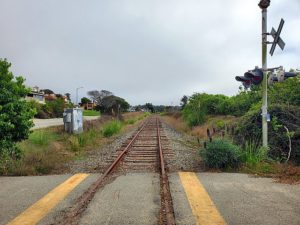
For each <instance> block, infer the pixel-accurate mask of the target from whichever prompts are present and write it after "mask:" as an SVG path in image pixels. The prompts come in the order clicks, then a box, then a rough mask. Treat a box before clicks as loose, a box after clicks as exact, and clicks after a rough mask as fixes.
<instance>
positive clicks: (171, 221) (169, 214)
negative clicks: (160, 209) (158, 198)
mask: <svg viewBox="0 0 300 225" xmlns="http://www.w3.org/2000/svg"><path fill="white" fill-rule="evenodd" d="M156 126H157V140H158V150H159V159H160V160H159V161H160V172H161V180H162V191H163V198H164V199H163V201H164V204H165V210H166V222H167V225H175V218H174V212H173V207H172V205H171V204H170V202H169V201H168V199H167V197H169V199H170V200H171V194H170V192H169V190H170V187H169V181H168V176H167V173H166V170H165V162H164V156H163V151H162V145H161V139H160V128H159V120H158V118H156Z"/></svg>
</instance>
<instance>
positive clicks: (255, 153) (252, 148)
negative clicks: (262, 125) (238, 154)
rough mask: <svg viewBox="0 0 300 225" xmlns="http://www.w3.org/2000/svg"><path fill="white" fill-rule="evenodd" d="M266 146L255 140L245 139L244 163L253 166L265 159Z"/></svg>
mask: <svg viewBox="0 0 300 225" xmlns="http://www.w3.org/2000/svg"><path fill="white" fill-rule="evenodd" d="M267 154H268V148H265V147H260V146H259V145H258V144H257V143H256V142H255V141H247V142H246V144H245V146H244V148H243V161H244V163H245V164H246V165H249V166H255V165H257V164H258V163H260V162H262V161H264V160H266V159H267V158H268V157H267Z"/></svg>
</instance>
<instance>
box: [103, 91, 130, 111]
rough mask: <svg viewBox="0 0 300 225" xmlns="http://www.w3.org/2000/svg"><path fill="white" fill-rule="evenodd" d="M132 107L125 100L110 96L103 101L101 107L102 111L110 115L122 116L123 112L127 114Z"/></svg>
mask: <svg viewBox="0 0 300 225" xmlns="http://www.w3.org/2000/svg"><path fill="white" fill-rule="evenodd" d="M129 107H130V105H129V103H128V102H126V101H125V100H124V99H123V98H120V97H118V96H114V95H110V96H106V97H104V98H103V99H102V101H101V105H100V111H101V112H103V113H109V114H114V115H116V114H120V113H121V112H126V111H127V110H128V108H129Z"/></svg>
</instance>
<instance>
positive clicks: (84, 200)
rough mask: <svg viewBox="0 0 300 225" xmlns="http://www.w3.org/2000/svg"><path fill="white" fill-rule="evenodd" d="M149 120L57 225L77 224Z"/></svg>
mask: <svg viewBox="0 0 300 225" xmlns="http://www.w3.org/2000/svg"><path fill="white" fill-rule="evenodd" d="M148 122H149V121H148V120H147V121H146V122H144V124H143V125H142V127H141V128H140V129H139V131H138V132H137V133H136V134H135V135H134V137H133V138H132V140H131V141H130V142H129V143H128V145H127V146H126V147H125V149H124V150H123V151H122V152H121V153H120V154H119V156H118V157H117V158H116V159H115V160H114V162H113V163H112V164H111V165H110V167H109V168H108V169H107V170H106V171H105V172H104V173H103V175H102V176H101V177H100V178H99V179H98V180H97V181H95V182H94V183H93V184H92V185H91V186H90V187H89V189H88V190H87V191H86V192H85V193H83V195H81V196H80V197H79V199H78V200H77V204H76V206H75V207H74V208H72V209H71V211H69V212H68V213H67V214H66V216H65V217H64V218H63V220H61V221H59V222H58V223H57V224H59V225H64V224H76V222H75V221H74V219H75V217H77V216H79V215H80V214H81V213H82V212H83V211H84V210H85V208H86V206H87V205H88V203H89V202H90V201H91V199H92V198H93V197H94V195H95V193H96V191H97V190H98V188H99V187H100V186H101V184H102V182H103V181H104V179H105V178H106V176H107V175H108V174H110V173H111V171H112V170H113V169H114V168H115V167H116V166H117V165H118V163H119V162H120V160H121V158H122V157H123V156H124V154H125V153H126V152H127V151H128V149H129V148H130V147H131V146H132V144H133V142H134V141H135V140H136V139H137V137H138V136H139V134H140V133H141V132H142V131H143V129H144V128H145V126H146V125H147V124H148Z"/></svg>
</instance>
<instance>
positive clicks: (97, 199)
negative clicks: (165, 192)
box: [79, 173, 160, 225]
mask: <svg viewBox="0 0 300 225" xmlns="http://www.w3.org/2000/svg"><path fill="white" fill-rule="evenodd" d="M159 211H160V181H159V174H156V173H130V174H126V175H122V176H119V177H117V178H116V179H115V180H114V181H113V182H112V183H110V184H107V185H106V186H105V187H104V188H103V189H102V190H99V191H98V192H97V193H96V195H95V196H94V198H93V200H92V201H91V203H90V204H89V206H88V208H87V209H86V211H85V213H84V214H83V216H82V218H81V220H80V223H79V224H81V225H83V224H85V225H87V224H88V225H99V224H122V225H126V224H128V225H141V224H143V225H147V224H149V225H152V224H153V225H154V224H157V222H158V217H159Z"/></svg>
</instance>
